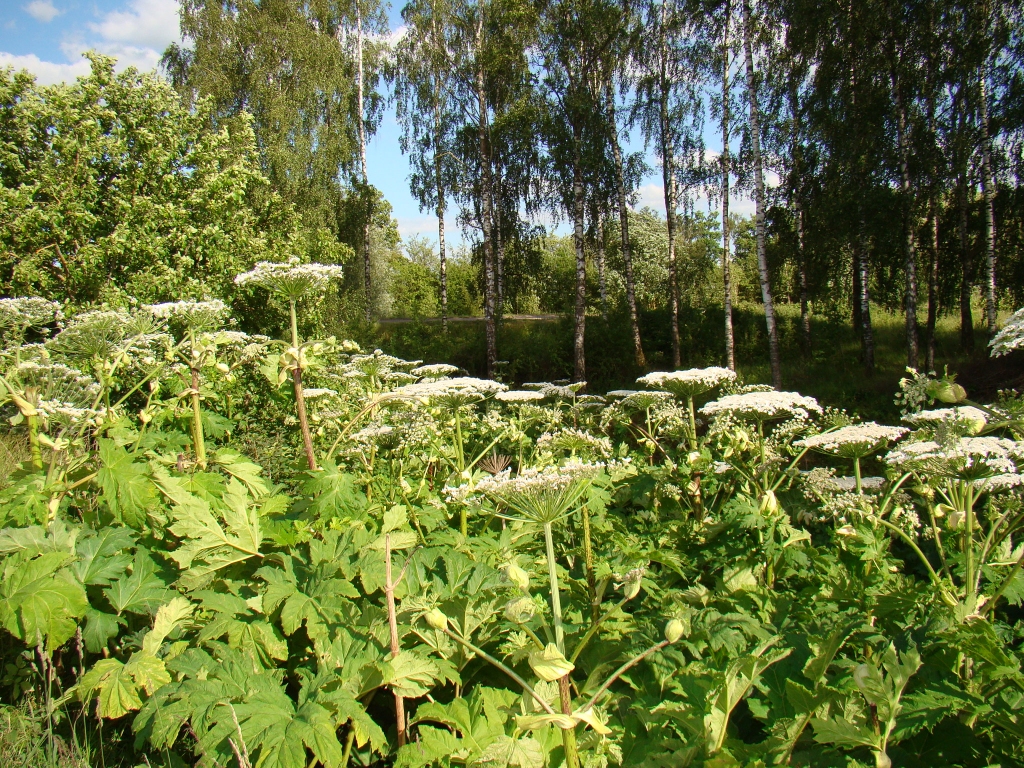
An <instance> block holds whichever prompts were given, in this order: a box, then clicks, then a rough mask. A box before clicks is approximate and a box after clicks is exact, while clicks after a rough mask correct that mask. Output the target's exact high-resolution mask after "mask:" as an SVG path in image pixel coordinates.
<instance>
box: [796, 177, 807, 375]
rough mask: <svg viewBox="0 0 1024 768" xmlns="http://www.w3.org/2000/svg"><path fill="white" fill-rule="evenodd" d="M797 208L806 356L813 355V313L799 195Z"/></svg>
mask: <svg viewBox="0 0 1024 768" xmlns="http://www.w3.org/2000/svg"><path fill="white" fill-rule="evenodd" d="M794 205H795V207H796V247H797V262H798V265H799V269H800V329H801V330H802V331H803V342H804V343H803V347H804V355H805V356H810V354H811V312H810V308H809V305H808V301H807V252H806V251H805V249H804V209H803V205H801V203H800V195H799V193H797V196H796V199H795V201H794Z"/></svg>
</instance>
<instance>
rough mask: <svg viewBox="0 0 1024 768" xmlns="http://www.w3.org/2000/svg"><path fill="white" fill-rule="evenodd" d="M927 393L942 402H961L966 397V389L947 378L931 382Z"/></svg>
mask: <svg viewBox="0 0 1024 768" xmlns="http://www.w3.org/2000/svg"><path fill="white" fill-rule="evenodd" d="M928 394H929V395H931V396H932V397H934V398H935V399H936V400H939V401H941V402H943V403H962V402H963V401H964V400H966V399H967V390H966V389H964V388H963V387H961V386H960V385H959V384H957V383H956V382H955V381H950V380H949V379H940V380H939V381H933V382H931V383H930V384H929V385H928Z"/></svg>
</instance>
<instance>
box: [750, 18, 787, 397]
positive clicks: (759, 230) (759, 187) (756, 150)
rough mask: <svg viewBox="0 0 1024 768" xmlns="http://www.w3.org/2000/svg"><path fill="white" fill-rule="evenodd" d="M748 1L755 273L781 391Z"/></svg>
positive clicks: (776, 383) (775, 378) (774, 383)
mask: <svg viewBox="0 0 1024 768" xmlns="http://www.w3.org/2000/svg"><path fill="white" fill-rule="evenodd" d="M750 38H751V29H750V0H743V51H744V55H745V57H746V63H747V102H748V103H749V106H750V150H751V156H752V159H753V163H754V211H755V212H754V230H755V235H756V239H757V271H758V273H759V275H760V278H761V300H762V301H763V302H764V319H765V324H766V325H767V327H768V358H769V362H770V364H771V369H772V386H773V387H775V388H776V389H781V388H782V362H781V359H780V356H779V333H778V329H777V328H776V326H775V305H774V304H773V302H772V287H771V277H770V276H769V274H768V255H767V253H766V252H765V235H764V168H763V166H762V163H761V114H760V108H759V107H758V104H757V89H756V85H755V81H754V53H753V47H752V45H751V39H750Z"/></svg>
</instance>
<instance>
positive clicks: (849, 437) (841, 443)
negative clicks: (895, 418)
mask: <svg viewBox="0 0 1024 768" xmlns="http://www.w3.org/2000/svg"><path fill="white" fill-rule="evenodd" d="M906 433H907V430H906V429H905V428H904V427H887V426H883V425H881V424H875V423H874V422H867V423H865V424H851V425H850V426H847V427H841V428H840V429H837V430H835V431H834V432H825V433H823V434H820V435H813V436H812V437H806V438H804V439H803V440H797V441H796V443H794V445H797V446H799V447H800V448H810V449H811V450H812V451H819V452H821V453H827V454H830V455H832V456H842V457H843V458H847V459H859V458H862V457H864V456H867V455H869V454H872V453H874V452H875V451H877V450H879V449H880V448H883V447H884V446H886V445H888V444H889V443H892V442H895V441H897V440H899V439H900V438H901V437H903V435H905V434H906Z"/></svg>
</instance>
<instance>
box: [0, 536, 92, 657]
mask: <svg viewBox="0 0 1024 768" xmlns="http://www.w3.org/2000/svg"><path fill="white" fill-rule="evenodd" d="M68 557H69V556H68V554H67V553H63V552H51V553H47V554H44V555H40V556H39V557H37V558H34V559H32V560H29V561H28V562H13V561H8V562H7V563H6V565H5V568H4V574H3V575H4V578H3V583H2V584H0V623H2V624H3V626H4V628H5V629H6V630H7V631H8V632H10V633H11V634H12V635H14V636H15V637H17V638H18V639H19V640H21V641H23V642H24V643H26V644H28V645H29V646H35V644H36V643H37V642H38V641H39V640H40V639H42V640H45V642H46V647H47V649H48V650H53V649H54V648H56V647H58V646H60V645H62V644H63V643H65V642H66V641H67V640H68V639H69V638H70V637H71V636H72V635H73V634H75V629H76V628H77V627H78V619H79V618H81V617H82V616H84V615H85V611H86V609H87V608H88V607H89V601H88V599H87V598H86V594H85V590H84V589H83V588H82V586H81V585H80V584H79V583H78V582H77V581H75V580H74V578H73V577H72V576H71V575H70V574H69V573H67V572H66V571H64V572H62V571H61V570H60V569H61V567H62V566H63V565H64V564H65V563H66V562H67V560H68Z"/></svg>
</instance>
